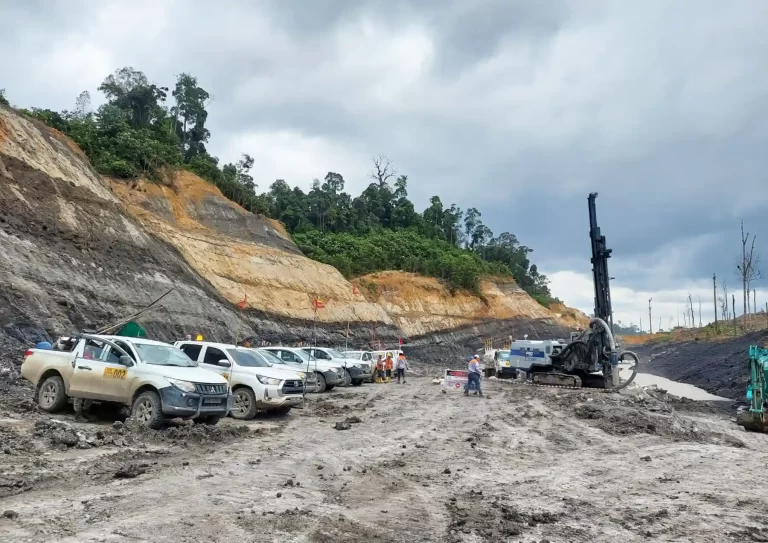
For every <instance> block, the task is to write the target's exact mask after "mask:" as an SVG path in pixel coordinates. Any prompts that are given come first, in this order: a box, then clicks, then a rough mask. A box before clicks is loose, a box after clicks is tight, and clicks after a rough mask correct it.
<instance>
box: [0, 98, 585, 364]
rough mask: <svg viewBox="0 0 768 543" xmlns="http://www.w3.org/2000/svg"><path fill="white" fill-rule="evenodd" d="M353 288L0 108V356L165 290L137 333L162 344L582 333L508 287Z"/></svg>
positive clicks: (269, 232) (189, 199)
mask: <svg viewBox="0 0 768 543" xmlns="http://www.w3.org/2000/svg"><path fill="white" fill-rule="evenodd" d="M354 283H355V285H356V286H357V288H355V286H353V283H350V282H349V281H347V280H346V279H345V278H344V277H343V276H342V275H341V274H340V273H339V272H338V271H337V270H336V269H335V268H333V267H331V266H328V265H325V264H321V263H319V262H315V261H313V260H310V259H308V258H306V257H305V256H304V255H303V254H301V252H300V251H299V250H298V248H297V247H296V246H295V245H294V244H293V242H292V240H291V239H290V236H289V235H288V234H287V233H286V232H285V229H284V228H283V227H282V225H280V224H279V223H277V222H276V221H272V220H270V219H266V218H264V217H261V216H257V215H254V214H252V213H249V212H247V211H245V210H244V209H242V208H241V207H239V206H237V205H236V204H234V203H232V202H231V201H229V200H227V199H226V198H224V197H223V196H222V195H221V193H220V192H219V190H218V189H217V188H216V187H214V186H212V185H211V184H209V183H207V182H205V181H203V180H202V179H200V178H198V177H196V176H194V175H192V174H190V173H188V172H178V173H177V174H176V175H174V176H173V178H172V179H170V180H169V181H168V182H167V183H166V184H165V185H158V184H154V183H149V182H145V181H131V182H128V183H125V182H118V181H113V180H106V179H104V178H102V177H101V176H100V175H98V174H97V173H96V172H95V171H94V170H93V169H92V168H91V166H90V165H89V163H88V161H87V159H86V158H85V156H84V154H83V153H82V151H80V149H78V148H77V146H76V145H75V144H74V143H73V142H71V141H70V140H68V139H67V138H65V137H64V136H62V135H61V134H59V133H58V132H56V131H55V130H52V129H50V128H48V127H45V126H44V125H42V124H41V123H39V122H37V121H32V120H29V119H27V118H24V117H21V116H19V115H18V114H16V113H15V112H13V111H12V110H9V109H7V108H4V107H2V106H0V351H2V350H3V349H4V347H5V346H7V344H9V343H12V344H13V345H12V347H16V348H21V346H22V345H24V344H29V342H32V341H37V340H40V339H42V338H46V339H48V338H51V337H55V336H56V335H57V334H61V333H67V332H73V331H76V330H80V329H83V328H95V327H98V326H102V325H104V324H107V323H110V322H113V321H115V320H116V319H118V318H121V317H123V316H125V315H128V314H131V313H133V312H135V311H138V310H139V309H141V308H142V307H143V306H145V305H146V304H147V303H149V302H150V301H152V300H153V299H155V298H156V297H158V296H160V295H161V294H163V293H164V292H166V291H167V290H168V289H169V288H174V289H175V292H173V293H172V294H171V295H169V296H168V297H167V298H166V299H165V300H164V301H163V304H162V306H161V307H159V308H157V309H153V310H152V311H150V312H148V313H146V314H145V315H143V316H142V317H141V323H142V324H143V325H144V326H145V327H146V328H147V329H148V330H149V331H150V333H151V334H152V335H153V336H154V337H157V338H159V339H163V340H172V339H175V338H178V337H180V336H182V335H184V334H187V333H193V334H194V333H203V335H204V336H205V337H207V338H211V339H216V340H220V341H232V340H234V339H236V338H242V337H245V336H256V337H257V338H260V339H264V340H266V341H270V342H273V343H274V342H282V341H285V342H293V341H307V340H309V339H310V337H311V336H312V330H313V324H312V323H313V319H314V318H316V320H317V335H318V341H319V342H322V343H330V344H337V345H338V344H342V343H343V342H344V338H345V331H346V329H347V326H348V325H349V328H350V331H351V336H352V340H351V343H353V344H358V345H360V344H364V343H365V342H367V341H368V340H370V339H371V338H372V336H373V335H374V333H375V336H376V337H377V338H378V339H380V340H382V341H384V342H385V343H390V344H391V343H392V342H396V341H397V338H399V337H402V338H406V339H407V340H413V341H414V342H416V343H418V342H422V343H424V342H430V341H436V340H437V341H443V340H455V341H464V340H465V339H471V338H472V337H478V336H480V337H483V336H485V335H493V336H498V337H506V336H507V335H508V334H517V333H518V331H522V330H525V333H531V334H533V335H534V337H538V336H541V335H547V336H549V335H557V334H559V333H560V331H561V330H563V327H564V326H568V327H573V326H574V325H575V323H576V322H577V321H578V320H579V319H578V316H577V315H576V316H574V315H575V314H572V310H568V309H567V308H562V310H556V311H555V312H552V311H549V310H547V309H545V308H543V307H541V306H540V305H539V304H537V303H536V302H535V301H533V300H532V299H531V298H530V297H529V296H528V295H527V294H525V293H524V292H523V291H522V290H520V289H519V288H518V287H517V286H516V285H515V284H514V282H512V281H502V280H498V281H485V282H483V285H482V289H481V290H482V296H480V297H478V296H475V295H472V294H470V293H461V292H459V293H456V294H455V295H452V294H451V293H449V292H448V291H447V290H446V289H445V288H444V287H443V286H442V285H441V283H440V282H439V281H437V280H435V279H430V278H425V277H420V276H417V275H413V274H407V273H402V272H387V273H382V274H374V275H373V276H368V277H365V278H362V279H361V280H358V281H355V282H354ZM373 284H375V285H376V286H375V287H373V290H371V288H369V287H371V285H373ZM315 296H317V297H319V298H320V299H321V300H322V301H323V302H324V304H325V307H324V308H323V309H320V310H319V311H317V313H316V315H315V314H314V312H313V308H312V299H313V298H314V297H315ZM242 300H246V304H245V308H244V309H243V310H238V309H236V307H235V304H237V303H238V302H240V301H242ZM374 331H375V332H374ZM0 354H1V353H0Z"/></svg>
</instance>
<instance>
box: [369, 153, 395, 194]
mask: <svg viewBox="0 0 768 543" xmlns="http://www.w3.org/2000/svg"><path fill="white" fill-rule="evenodd" d="M371 160H372V161H373V167H374V169H375V171H374V172H373V173H372V174H371V179H373V180H374V181H376V182H377V183H378V184H379V187H380V188H384V186H385V185H386V184H387V181H388V180H389V179H391V178H392V177H394V176H395V175H396V174H397V172H396V171H395V168H394V166H392V162H391V161H390V160H389V159H388V158H387V157H386V156H384V155H379V156H377V157H373V158H372V159H371Z"/></svg>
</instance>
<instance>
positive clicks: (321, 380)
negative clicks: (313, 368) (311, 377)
mask: <svg viewBox="0 0 768 543" xmlns="http://www.w3.org/2000/svg"><path fill="white" fill-rule="evenodd" d="M315 375H317V392H318V393H320V392H325V390H326V386H327V385H326V381H325V375H323V374H322V373H320V372H319V371H318V372H317V373H316V374H315Z"/></svg>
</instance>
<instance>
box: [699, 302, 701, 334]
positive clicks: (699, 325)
mask: <svg viewBox="0 0 768 543" xmlns="http://www.w3.org/2000/svg"><path fill="white" fill-rule="evenodd" d="M699 328H701V296H699Z"/></svg>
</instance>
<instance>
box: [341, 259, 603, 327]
mask: <svg viewBox="0 0 768 543" xmlns="http://www.w3.org/2000/svg"><path fill="white" fill-rule="evenodd" d="M353 283H354V284H355V285H356V286H357V287H358V290H359V291H360V292H361V293H362V294H363V295H365V296H366V298H367V299H369V300H370V301H373V302H376V303H378V304H379V305H381V306H382V307H383V308H384V309H385V310H386V312H387V313H388V314H389V315H390V317H391V318H392V320H393V322H394V323H395V324H396V325H397V327H398V328H400V330H402V331H403V333H404V334H405V335H406V336H407V337H410V338H419V337H422V338H424V337H432V336H435V335H436V334H437V335H438V336H441V337H449V338H458V337H465V336H473V335H474V336H477V335H483V334H485V335H488V336H489V337H493V336H500V337H503V338H506V337H507V336H508V335H510V334H512V335H515V334H516V333H517V331H519V330H525V333H529V334H530V335H531V337H539V336H541V335H544V336H551V335H562V334H563V333H564V330H565V328H576V327H578V326H586V325H587V324H588V322H589V321H588V319H587V318H586V316H584V315H583V314H581V313H580V312H578V311H576V310H573V309H570V308H567V307H565V306H563V305H562V304H559V305H558V306H557V308H556V311H552V310H550V309H547V308H545V307H543V306H541V305H540V304H539V303H538V302H536V301H535V300H534V299H533V298H531V297H530V296H529V295H528V294H527V293H526V292H525V291H523V290H522V289H521V288H520V287H519V286H517V284H516V283H515V282H514V280H512V279H511V278H496V279H493V280H491V279H487V280H483V281H481V283H480V294H481V296H477V295H475V294H472V293H469V292H455V293H451V292H450V291H449V290H448V289H447V288H446V287H445V285H443V284H442V283H441V282H440V281H438V280H437V279H434V278H432V277H424V276H421V275H417V274H413V273H405V272H393V271H387V272H379V273H374V274H370V275H366V276H365V277H361V278H359V279H356V280H354V281H353ZM446 334H447V335H446ZM521 335H522V334H521ZM566 336H567V335H566Z"/></svg>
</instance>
